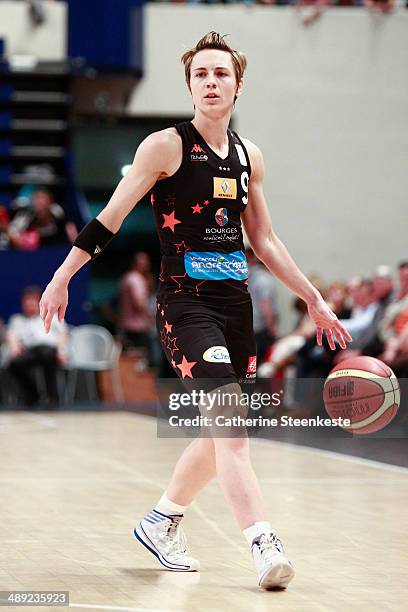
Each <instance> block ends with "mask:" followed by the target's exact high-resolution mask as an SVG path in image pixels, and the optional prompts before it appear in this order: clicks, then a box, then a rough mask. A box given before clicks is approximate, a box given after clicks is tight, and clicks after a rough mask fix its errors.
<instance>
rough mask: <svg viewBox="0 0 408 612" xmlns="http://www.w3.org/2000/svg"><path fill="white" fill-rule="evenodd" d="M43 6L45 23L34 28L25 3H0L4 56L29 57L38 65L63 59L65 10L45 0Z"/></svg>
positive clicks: (6, 1) (0, 31)
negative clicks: (31, 56)
mask: <svg viewBox="0 0 408 612" xmlns="http://www.w3.org/2000/svg"><path fill="white" fill-rule="evenodd" d="M43 4H44V10H45V14H46V22H45V23H44V24H42V25H40V26H36V25H33V24H32V22H31V19H30V17H29V13H28V4H27V3H26V2H15V1H9V0H1V1H0V38H4V39H5V41H6V52H7V55H20V54H22V55H24V54H30V55H34V56H35V57H37V59H38V60H41V61H47V60H50V61H58V60H63V59H65V58H66V54H67V50H66V47H67V34H66V32H67V26H66V22H67V6H66V4H65V2H51V1H49V0H45V1H44V3H43Z"/></svg>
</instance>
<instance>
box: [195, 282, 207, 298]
mask: <svg viewBox="0 0 408 612" xmlns="http://www.w3.org/2000/svg"><path fill="white" fill-rule="evenodd" d="M206 282H207V281H206V280H203V281H201V282H199V283H197V285H196V286H195V290H196V291H197V297H198V296H199V295H200V292H199V290H198V288H199V287H201V285H204V283H206Z"/></svg>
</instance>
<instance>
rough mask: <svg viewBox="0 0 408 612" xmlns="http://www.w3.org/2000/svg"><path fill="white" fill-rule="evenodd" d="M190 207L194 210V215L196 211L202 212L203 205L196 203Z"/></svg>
mask: <svg viewBox="0 0 408 612" xmlns="http://www.w3.org/2000/svg"><path fill="white" fill-rule="evenodd" d="M190 208H191V209H192V211H193V215H195V214H196V213H198V214H200V213H201V211H202V210H203V207H202V206H200V205H199V204H196V205H195V206H190Z"/></svg>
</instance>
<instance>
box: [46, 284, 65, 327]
mask: <svg viewBox="0 0 408 612" xmlns="http://www.w3.org/2000/svg"><path fill="white" fill-rule="evenodd" d="M67 306H68V285H67V284H65V283H61V282H59V281H57V280H55V279H52V281H51V282H50V283H49V284H48V285H47V287H46V289H45V291H44V293H43V294H42V296H41V300H40V317H41V318H42V320H43V323H44V329H45V332H46V333H47V334H48V332H49V331H50V327H51V323H52V320H53V318H54V315H55V313H57V314H58V320H59V321H63V319H64V317H65V311H66V309H67Z"/></svg>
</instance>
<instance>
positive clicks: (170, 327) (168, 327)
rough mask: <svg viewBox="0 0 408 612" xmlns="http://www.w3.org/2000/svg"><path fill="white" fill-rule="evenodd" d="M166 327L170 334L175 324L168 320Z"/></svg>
mask: <svg viewBox="0 0 408 612" xmlns="http://www.w3.org/2000/svg"><path fill="white" fill-rule="evenodd" d="M164 327H165V328H166V332H167V333H168V334H170V333H171V330H172V329H173V325H172V324H171V323H167V321H166V323H165V324H164Z"/></svg>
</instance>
